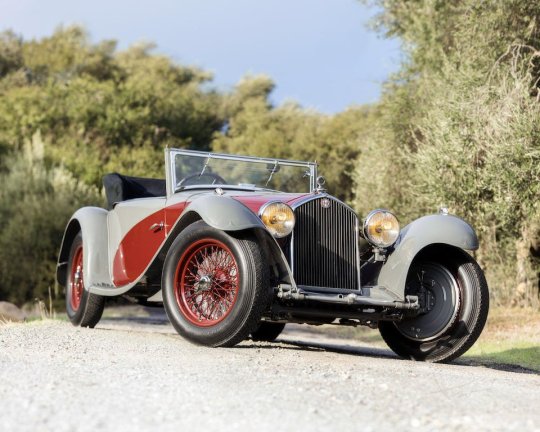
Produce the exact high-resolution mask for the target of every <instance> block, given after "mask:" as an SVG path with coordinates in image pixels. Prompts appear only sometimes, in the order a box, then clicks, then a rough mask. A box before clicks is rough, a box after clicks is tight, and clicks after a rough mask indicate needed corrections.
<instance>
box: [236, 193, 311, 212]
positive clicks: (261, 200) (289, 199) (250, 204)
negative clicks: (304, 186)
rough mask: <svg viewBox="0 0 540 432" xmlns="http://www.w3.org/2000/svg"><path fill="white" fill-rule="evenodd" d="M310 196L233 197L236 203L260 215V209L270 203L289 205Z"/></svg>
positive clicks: (276, 194)
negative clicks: (279, 202)
mask: <svg viewBox="0 0 540 432" xmlns="http://www.w3.org/2000/svg"><path fill="white" fill-rule="evenodd" d="M307 195H308V194H298V195H296V196H294V195H292V194H279V193H275V194H264V195H237V196H235V195H231V196H232V197H233V198H234V199H235V200H236V201H240V202H241V203H242V204H244V205H245V206H246V207H247V208H248V209H250V210H251V211H252V212H253V213H255V214H258V213H259V210H260V208H261V207H262V206H263V205H264V204H266V203H267V202H269V201H281V202H284V203H287V204H291V203H293V202H295V201H298V200H299V199H301V198H303V197H305V196H307Z"/></svg>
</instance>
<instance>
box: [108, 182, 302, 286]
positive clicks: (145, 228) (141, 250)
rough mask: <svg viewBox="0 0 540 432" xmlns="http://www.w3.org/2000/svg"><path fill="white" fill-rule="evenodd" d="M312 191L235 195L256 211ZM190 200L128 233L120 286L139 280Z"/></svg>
mask: <svg viewBox="0 0 540 432" xmlns="http://www.w3.org/2000/svg"><path fill="white" fill-rule="evenodd" d="M306 195H308V194H298V195H292V194H280V193H275V194H261V195H251V194H250V195H236V196H235V195H231V197H232V198H234V199H235V200H237V201H239V202H241V203H242V204H244V205H245V206H246V207H247V208H249V209H250V210H251V211H252V212H253V213H255V214H258V212H259V209H260V208H261V207H262V206H263V205H264V204H266V203H267V202H269V201H281V202H285V203H288V204H291V203H294V202H295V201H298V200H299V199H301V198H303V197H305V196H306ZM188 203H189V202H188V201H185V202H181V203H176V204H174V205H171V206H169V207H165V208H164V209H162V210H159V211H157V212H155V213H152V214H151V215H150V216H148V217H146V218H144V219H143V220H141V221H140V222H139V223H138V224H136V225H135V226H134V227H133V228H131V230H129V231H128V233H127V234H126V235H125V236H124V238H123V239H122V241H121V242H120V246H119V248H118V250H117V251H116V254H115V256H114V261H113V268H112V273H113V274H112V276H113V283H114V285H115V286H117V287H120V286H124V285H127V284H130V283H132V282H135V281H136V280H137V279H138V278H139V277H140V276H141V275H142V274H143V272H144V271H145V270H146V268H147V267H148V266H149V265H150V263H151V261H152V260H153V259H154V257H155V256H156V253H157V252H158V250H159V249H160V247H161V245H162V244H163V242H164V241H165V239H166V237H167V236H168V235H169V234H170V232H171V229H172V228H173V227H174V225H175V224H176V222H177V221H178V218H179V217H180V216H181V214H182V212H183V211H184V209H185V208H186V206H187V204H188ZM161 223H163V224H164V229H155V230H151V229H150V227H151V226H152V225H153V224H158V225H159V224H161Z"/></svg>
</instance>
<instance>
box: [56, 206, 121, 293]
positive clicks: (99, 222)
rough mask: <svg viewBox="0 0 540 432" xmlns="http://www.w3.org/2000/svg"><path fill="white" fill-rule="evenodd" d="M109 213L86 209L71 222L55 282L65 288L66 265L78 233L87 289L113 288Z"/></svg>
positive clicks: (102, 210) (61, 248) (61, 249)
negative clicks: (108, 228)
mask: <svg viewBox="0 0 540 432" xmlns="http://www.w3.org/2000/svg"><path fill="white" fill-rule="evenodd" d="M107 214H108V212H107V210H105V209H102V208H99V207H83V208H81V209H79V210H77V211H76V212H75V213H74V214H73V216H72V217H71V219H70V220H69V222H68V224H67V227H66V230H65V232H64V238H63V239H62V246H61V247H60V254H59V257H58V265H57V270H56V278H57V280H58V283H59V284H60V285H62V286H64V285H65V283H66V272H67V262H68V260H69V252H70V250H71V245H72V242H73V239H74V238H75V236H76V235H77V233H78V232H79V231H81V232H82V237H83V278H84V286H85V287H86V288H88V287H91V286H112V281H111V276H110V274H109V264H108V235H107Z"/></svg>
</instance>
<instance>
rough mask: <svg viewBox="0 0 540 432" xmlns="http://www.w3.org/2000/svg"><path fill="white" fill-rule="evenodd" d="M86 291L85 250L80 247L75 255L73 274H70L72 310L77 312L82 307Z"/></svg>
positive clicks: (72, 266) (72, 267) (72, 264)
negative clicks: (84, 274)
mask: <svg viewBox="0 0 540 432" xmlns="http://www.w3.org/2000/svg"><path fill="white" fill-rule="evenodd" d="M83 290H84V280H83V248H82V246H79V247H78V248H77V249H76V250H75V253H74V254H73V261H72V263H71V272H70V274H69V291H70V292H69V300H70V303H71V308H72V309H73V310H74V311H76V310H78V309H79V306H80V305H81V298H82V295H83Z"/></svg>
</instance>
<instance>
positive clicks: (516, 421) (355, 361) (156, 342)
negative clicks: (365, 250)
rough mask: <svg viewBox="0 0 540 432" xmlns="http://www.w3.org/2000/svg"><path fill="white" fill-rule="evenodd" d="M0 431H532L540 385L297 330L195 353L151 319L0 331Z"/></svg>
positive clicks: (539, 379) (536, 426) (538, 418)
mask: <svg viewBox="0 0 540 432" xmlns="http://www.w3.org/2000/svg"><path fill="white" fill-rule="evenodd" d="M0 346H1V349H0V412H1V413H2V415H1V416H0V429H1V430H10V431H26V430H44V431H48V430H50V431H53V430H54V431H64V430H65V431H71V430H81V431H86V430H93V431H95V430H113V429H114V430H130V431H133V430H150V429H153V430H154V429H156V427H159V429H160V430H173V429H174V430H178V429H180V430H187V428H190V429H193V428H196V429H197V430H199V429H208V428H210V429H211V430H224V431H233V430H251V429H254V428H257V430H262V431H272V432H274V431H275V430H295V431H314V430H315V431H316V430H365V431H370V430H373V431H374V430H377V431H380V430H410V429H411V428H414V429H415V430H426V431H428V430H429V431H432V430H464V429H465V430H490V431H496V430H501V431H502V430H504V431H508V430H528V431H540V410H538V407H539V406H540V375H538V374H535V373H525V371H500V370H495V369H492V368H486V367H478V366H471V365H468V364H452V365H434V364H425V363H415V362H411V361H404V360H399V359H397V358H395V357H394V356H393V355H392V354H391V353H390V352H389V351H388V350H385V349H382V348H379V347H377V346H374V345H370V344H366V343H362V342H352V341H344V340H343V339H335V338H326V337H324V336H321V335H317V334H314V333H313V332H305V331H304V330H303V328H298V327H294V326H291V328H290V329H289V330H288V331H287V332H286V333H284V335H283V337H281V338H280V340H279V342H277V343H254V342H251V341H246V342H244V343H242V344H240V345H239V346H238V347H236V348H230V349H209V348H204V347H199V346H194V345H192V344H190V343H188V342H186V341H184V340H183V339H181V338H180V337H179V336H177V335H176V334H175V333H174V330H173V329H172V328H171V327H170V325H168V324H167V323H166V322H163V316H161V315H159V313H157V312H156V313H154V314H153V315H150V316H147V317H136V318H135V319H130V320H126V319H125V318H122V317H116V318H115V317H114V315H112V316H111V315H109V316H108V318H106V319H105V320H104V321H103V322H102V323H100V325H99V326H98V328H96V329H94V330H89V329H80V328H74V327H72V326H71V325H70V324H68V323H65V322H57V321H44V322H36V323H30V324H7V325H2V326H0Z"/></svg>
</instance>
